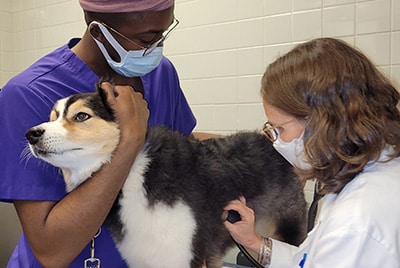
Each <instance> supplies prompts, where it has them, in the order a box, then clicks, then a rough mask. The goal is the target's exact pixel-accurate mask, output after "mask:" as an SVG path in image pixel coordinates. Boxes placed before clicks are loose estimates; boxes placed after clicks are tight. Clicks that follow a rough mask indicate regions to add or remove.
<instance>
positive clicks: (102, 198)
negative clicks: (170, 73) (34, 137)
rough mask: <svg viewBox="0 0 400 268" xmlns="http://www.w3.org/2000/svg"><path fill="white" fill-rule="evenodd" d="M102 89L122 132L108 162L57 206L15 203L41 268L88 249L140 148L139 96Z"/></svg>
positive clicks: (142, 110)
mask: <svg viewBox="0 0 400 268" xmlns="http://www.w3.org/2000/svg"><path fill="white" fill-rule="evenodd" d="M102 87H103V88H104V89H105V90H106V91H107V93H108V94H107V95H108V101H109V102H110V104H111V105H112V107H113V108H114V110H115V112H116V115H117V118H118V121H119V125H120V129H121V138H120V142H119V144H118V146H117V149H116V151H115V153H114V155H113V157H112V159H111V162H110V163H107V164H105V165H104V166H103V167H102V168H101V169H100V170H99V171H98V172H96V173H95V174H94V175H93V176H92V177H91V178H90V179H88V180H87V181H86V182H84V183H83V184H82V185H81V186H79V187H78V188H77V189H75V190H74V191H72V192H71V193H69V194H68V195H67V196H65V197H64V198H63V199H62V200H60V201H59V202H47V201H23V200H15V201H14V206H15V208H16V210H17V213H18V216H19V218H20V221H21V224H22V228H23V230H24V232H25V234H26V236H27V238H28V240H29V244H30V245H31V247H32V250H33V253H34V254H35V256H36V258H37V259H38V260H39V262H40V263H41V264H42V265H43V266H44V267H67V266H68V265H69V264H70V263H71V262H72V261H73V260H74V259H75V258H76V256H77V255H78V254H79V253H80V252H81V251H82V250H83V248H84V247H85V246H86V245H87V244H88V242H89V241H90V240H91V238H92V237H93V236H94V235H95V234H96V232H97V231H98V230H99V228H100V226H101V225H102V223H103V222H104V220H105V218H106V216H107V214H108V212H109V210H110V209H111V207H112V204H113V202H114V200H115V199H116V197H117V195H118V193H119V191H120V189H121V187H122V185H123V184H124V182H125V180H126V178H127V176H128V173H129V171H130V168H131V166H132V164H133V162H134V160H135V158H136V156H137V155H138V153H139V152H140V150H141V149H142V148H143V145H144V140H145V134H146V129H147V120H148V116H149V111H148V109H147V103H146V101H144V100H143V97H142V95H141V94H140V93H136V92H134V91H133V90H132V88H131V87H129V86H116V87H115V89H116V90H117V91H118V93H119V96H118V97H114V95H113V94H112V86H111V85H110V84H109V83H103V85H102ZM89 192H90V195H88V194H87V193H89Z"/></svg>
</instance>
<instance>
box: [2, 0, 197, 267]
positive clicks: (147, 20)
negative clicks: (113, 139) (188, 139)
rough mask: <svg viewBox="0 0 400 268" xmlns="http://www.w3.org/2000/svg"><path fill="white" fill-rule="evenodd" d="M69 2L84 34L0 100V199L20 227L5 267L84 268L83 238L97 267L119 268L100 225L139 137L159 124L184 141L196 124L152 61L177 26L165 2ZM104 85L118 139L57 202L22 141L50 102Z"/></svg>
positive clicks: (59, 189) (58, 192)
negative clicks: (77, 8)
mask: <svg viewBox="0 0 400 268" xmlns="http://www.w3.org/2000/svg"><path fill="white" fill-rule="evenodd" d="M79 3H80V5H81V6H82V8H83V10H84V14H85V20H86V23H87V25H88V27H87V30H86V32H85V33H84V35H83V37H82V38H81V39H72V40H70V41H69V43H68V44H66V45H64V46H62V47H60V48H58V49H56V50H55V51H53V52H51V53H50V54H48V55H46V56H44V57H43V58H41V59H39V60H38V61H37V62H36V63H34V64H33V65H32V66H30V67H29V68H28V69H27V70H25V71H23V72H22V73H20V74H19V75H17V76H15V77H14V78H12V79H11V80H10V81H9V82H8V83H7V84H6V85H5V86H4V87H3V89H2V90H1V91H0V129H1V131H0V140H1V151H2V153H1V154H0V178H1V179H0V200H1V201H4V202H13V203H14V206H15V208H16V211H17V213H18V216H19V219H20V221H21V224H22V227H23V235H22V237H21V239H20V241H19V244H18V245H17V247H16V248H15V250H14V252H13V254H12V256H11V258H10V260H9V263H8V266H7V267H9V268H16V267H23V268H27V267H79V268H81V267H84V262H85V260H86V259H88V258H89V257H90V256H91V254H90V245H91V241H92V238H93V237H95V239H94V242H95V257H96V258H98V259H100V260H101V266H102V267H113V268H118V267H126V263H125V262H124V260H122V258H121V256H120V254H119V252H118V251H117V249H116V247H115V244H114V242H113V240H112V238H111V237H110V235H109V232H108V230H107V228H106V227H104V226H102V223H103V222H104V219H105V218H106V216H107V214H108V212H109V210H110V208H111V206H112V204H113V202H114V200H115V198H116V197H117V195H118V193H119V191H120V189H121V187H122V185H123V183H124V181H125V179H126V177H127V174H128V171H129V169H130V167H131V165H132V164H133V162H134V161H135V157H136V156H137V154H138V152H139V151H140V150H141V149H142V146H143V144H144V139H145V133H146V128H147V126H153V125H166V126H168V127H169V128H171V129H173V130H177V131H180V132H181V133H183V134H185V135H189V134H191V132H192V130H193V128H194V127H195V124H196V120H195V118H194V116H193V113H192V112H191V109H190V107H189V105H188V103H187V101H186V99H185V96H184V94H183V92H182V90H181V88H180V85H179V80H178V75H177V72H176V70H175V68H174V66H173V65H172V63H171V62H170V61H169V60H168V59H167V58H165V57H164V56H163V54H162V48H163V45H164V41H165V38H166V37H167V36H168V34H169V33H170V31H172V30H173V29H174V28H175V27H176V26H177V24H178V23H179V22H178V20H177V19H176V18H175V17H174V1H173V0H136V1H123V0H114V1H94V0H80V1H79ZM104 77H105V78H108V79H112V81H113V82H114V83H115V84H116V85H117V86H116V90H117V91H118V93H119V95H118V96H117V97H114V96H113V94H111V92H112V91H111V90H112V88H111V86H110V85H109V84H103V86H102V87H103V88H104V89H105V90H107V91H108V92H109V93H110V94H108V95H109V97H108V98H109V101H111V102H112V104H113V107H114V109H115V110H116V114H117V117H118V120H119V123H120V128H121V140H120V142H119V145H118V147H117V149H116V151H115V153H114V155H113V158H112V161H111V162H110V163H108V164H105V165H104V166H103V167H102V168H101V169H100V171H99V172H97V173H96V174H94V175H93V176H92V177H91V178H90V179H89V180H87V182H85V183H84V184H82V185H81V186H80V187H78V188H77V189H76V190H74V191H72V192H71V193H69V194H66V191H65V184H64V181H63V179H62V177H61V175H60V174H59V171H58V170H57V169H56V168H55V167H53V166H50V165H48V164H46V163H44V162H43V161H41V160H38V159H35V158H33V157H28V156H27V151H26V150H27V142H26V140H25V132H26V131H27V130H28V129H29V128H30V127H32V126H34V125H37V124H39V123H42V122H44V121H47V120H48V117H49V114H50V110H51V108H52V106H53V104H54V102H55V101H56V100H58V99H60V98H63V97H67V96H69V95H71V94H75V93H82V92H92V91H94V90H95V84H96V82H97V81H98V80H99V79H100V78H104ZM132 88H134V89H135V91H136V92H134V91H133V90H132ZM138 92H140V93H138ZM149 111H150V112H149ZM99 230H100V232H99ZM96 234H97V235H96Z"/></svg>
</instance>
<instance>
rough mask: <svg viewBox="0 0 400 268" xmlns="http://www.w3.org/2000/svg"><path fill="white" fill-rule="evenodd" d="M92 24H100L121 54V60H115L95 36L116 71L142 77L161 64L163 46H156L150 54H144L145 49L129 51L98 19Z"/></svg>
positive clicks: (110, 41)
mask: <svg viewBox="0 0 400 268" xmlns="http://www.w3.org/2000/svg"><path fill="white" fill-rule="evenodd" d="M91 24H95V25H98V26H99V28H100V30H101V31H102V33H103V35H104V37H105V38H106V39H107V41H108V42H109V43H110V45H111V46H112V47H113V48H114V49H115V50H116V51H117V53H118V54H119V57H120V59H121V61H120V62H116V61H114V60H113V59H112V58H111V57H110V55H109V54H108V52H107V50H106V48H105V47H104V45H103V43H101V42H100V41H98V40H97V39H96V38H94V37H93V39H94V41H96V44H97V46H98V47H99V48H100V50H101V52H102V53H103V55H104V57H105V59H106V60H107V63H108V65H110V67H111V68H112V69H113V70H114V71H115V72H116V73H118V74H120V75H122V76H125V77H140V76H144V75H145V74H148V73H150V72H151V71H153V70H154V69H155V68H156V67H157V66H158V65H159V64H160V62H161V59H162V56H163V49H162V47H155V48H154V49H153V50H152V51H151V52H150V53H149V54H146V55H144V52H145V50H144V49H140V50H129V51H127V50H125V49H124V48H123V47H122V46H121V45H120V44H119V43H118V41H117V40H116V39H115V38H114V37H113V36H112V35H111V33H110V32H109V31H108V29H107V28H106V27H105V26H104V25H103V24H101V23H99V22H97V21H93V22H91ZM143 55H144V56H143Z"/></svg>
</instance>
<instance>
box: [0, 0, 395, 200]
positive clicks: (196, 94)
mask: <svg viewBox="0 0 400 268" xmlns="http://www.w3.org/2000/svg"><path fill="white" fill-rule="evenodd" d="M176 17H177V18H179V19H180V21H181V24H180V25H179V27H178V28H177V29H176V30H175V31H174V33H173V34H172V36H171V37H170V39H169V40H168V41H167V42H166V43H165V54H166V55H167V56H169V58H170V59H171V60H172V61H173V62H174V63H175V66H176V68H177V70H178V72H179V74H180V78H181V84H182V87H183V89H184V91H185V94H186V96H187V98H188V100H189V102H190V104H191V107H192V109H193V111H194V113H195V115H196V117H197V119H198V126H197V130H199V131H210V132H217V133H231V132H235V131H237V130H242V129H256V128H260V127H261V125H262V123H263V122H264V120H265V116H264V113H263V109H262V106H261V99H260V97H259V87H260V79H261V76H262V74H263V72H264V69H265V67H266V66H267V65H268V63H270V62H272V61H273V60H274V59H275V58H276V57H277V56H279V55H281V54H282V53H285V52H287V51H288V50H289V49H290V48H291V47H293V45H294V44H296V43H298V42H302V41H305V40H308V39H310V38H315V37H322V36H332V37H339V38H342V39H344V40H346V41H348V42H349V43H351V44H355V45H357V46H358V47H360V48H361V49H362V50H364V51H365V52H366V53H367V54H368V55H369V56H370V57H371V58H372V59H373V60H374V61H375V63H376V64H378V65H379V67H380V68H381V69H382V70H383V71H384V72H386V73H387V74H388V75H390V76H391V77H392V78H393V79H396V80H397V81H400V0H279V1H278V0H176ZM84 30H85V24H84V22H83V14H82V11H81V9H80V6H79V4H78V1H77V0H0V87H1V86H3V85H4V84H5V83H6V82H7V80H8V79H9V78H10V77H11V76H13V75H14V74H16V73H18V72H20V71H21V70H23V69H24V68H26V67H27V66H29V65H30V64H31V63H32V62H34V61H35V60H36V59H38V58H39V57H40V56H42V55H44V54H45V53H47V52H49V51H51V50H53V49H54V48H55V47H58V46H60V45H62V44H65V43H66V42H67V41H68V40H69V38H70V37H79V36H81V35H82V33H83V31H84ZM311 189H312V184H310V185H307V188H306V193H307V198H308V199H310V198H311V194H310V191H311Z"/></svg>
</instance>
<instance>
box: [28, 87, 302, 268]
mask: <svg viewBox="0 0 400 268" xmlns="http://www.w3.org/2000/svg"><path fill="white" fill-rule="evenodd" d="M26 137H27V139H28V142H29V149H30V151H31V153H32V154H33V155H34V156H35V157H37V158H40V159H42V160H44V161H46V162H48V163H50V164H52V165H54V166H57V167H59V168H60V169H61V171H62V173H63V176H64V179H65V183H66V190H67V192H70V191H73V190H74V189H75V188H76V187H78V186H79V185H80V184H81V183H82V182H84V181H85V180H86V179H87V178H89V177H90V176H91V175H92V174H93V173H94V172H95V171H97V170H98V169H99V168H100V167H101V166H102V165H103V164H104V163H106V162H108V161H110V158H111V155H112V153H113V150H114V149H115V148H116V146H117V144H118V140H119V128H118V124H117V121H116V117H115V114H114V111H113V109H112V107H111V106H110V105H109V104H108V103H107V96H106V93H105V91H104V90H102V89H101V87H100V86H99V85H97V90H96V92H93V93H83V94H76V95H71V96H69V97H67V98H64V99H61V100H59V101H57V102H56V104H55V105H54V107H53V109H52V111H51V114H50V121H49V122H45V123H42V124H40V125H37V126H34V127H32V128H31V129H29V130H28V131H27V132H26ZM241 196H244V197H245V198H246V200H247V205H248V206H249V207H251V208H252V209H253V210H254V211H255V215H256V219H257V221H258V222H259V221H263V220H265V222H268V223H269V224H270V225H271V228H272V229H270V230H273V231H272V233H270V235H271V236H272V237H274V238H276V239H280V240H282V241H285V242H288V243H290V244H293V245H299V244H300V243H301V242H302V241H303V239H304V238H305V236H306V224H307V213H306V202H305V199H304V193H303V190H302V186H301V183H300V181H299V180H298V179H297V178H296V176H295V175H294V173H293V171H292V167H291V165H290V164H289V163H288V162H287V161H286V160H285V159H284V158H283V157H282V156H281V155H280V154H279V153H278V152H276V151H275V150H274V148H273V146H272V144H271V142H270V141H269V140H268V139H267V138H266V137H265V135H264V134H262V133H258V132H256V131H249V132H239V133H236V134H232V135H228V136H226V137H224V138H216V139H209V140H204V141H199V140H195V139H193V138H188V137H186V136H184V135H182V134H179V133H178V132H175V131H172V130H169V129H168V128H166V127H163V126H160V127H149V128H148V130H147V134H146V141H145V146H144V148H143V150H142V151H141V152H140V153H139V155H138V156H137V158H136V160H135V162H134V164H133V166H132V169H131V172H130V173H129V176H128V178H127V180H126V182H125V184H124V186H123V187H122V189H121V191H120V194H119V196H118V198H117V199H116V200H115V203H114V206H113V208H112V209H111V211H110V213H109V215H108V217H107V219H106V222H105V224H106V225H107V226H108V228H109V230H110V233H111V234H112V237H113V239H114V240H115V242H116V245H117V248H118V250H119V251H120V253H121V256H122V257H123V258H124V259H125V260H126V262H127V264H128V266H129V267H140V268H147V267H148V268H154V267H174V268H187V267H192V268H199V267H201V266H202V265H203V263H204V262H205V263H206V265H207V267H208V268H217V267H221V265H222V258H223V256H224V255H225V253H226V252H227V250H228V249H229V248H231V247H232V246H233V245H234V241H233V240H232V238H231V237H230V235H229V233H228V232H227V230H226V229H225V227H224V225H223V220H224V219H221V215H223V214H224V213H223V212H224V207H225V206H226V205H227V204H228V202H229V201H231V200H235V199H239V198H240V197H241ZM225 214H226V213H225Z"/></svg>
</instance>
